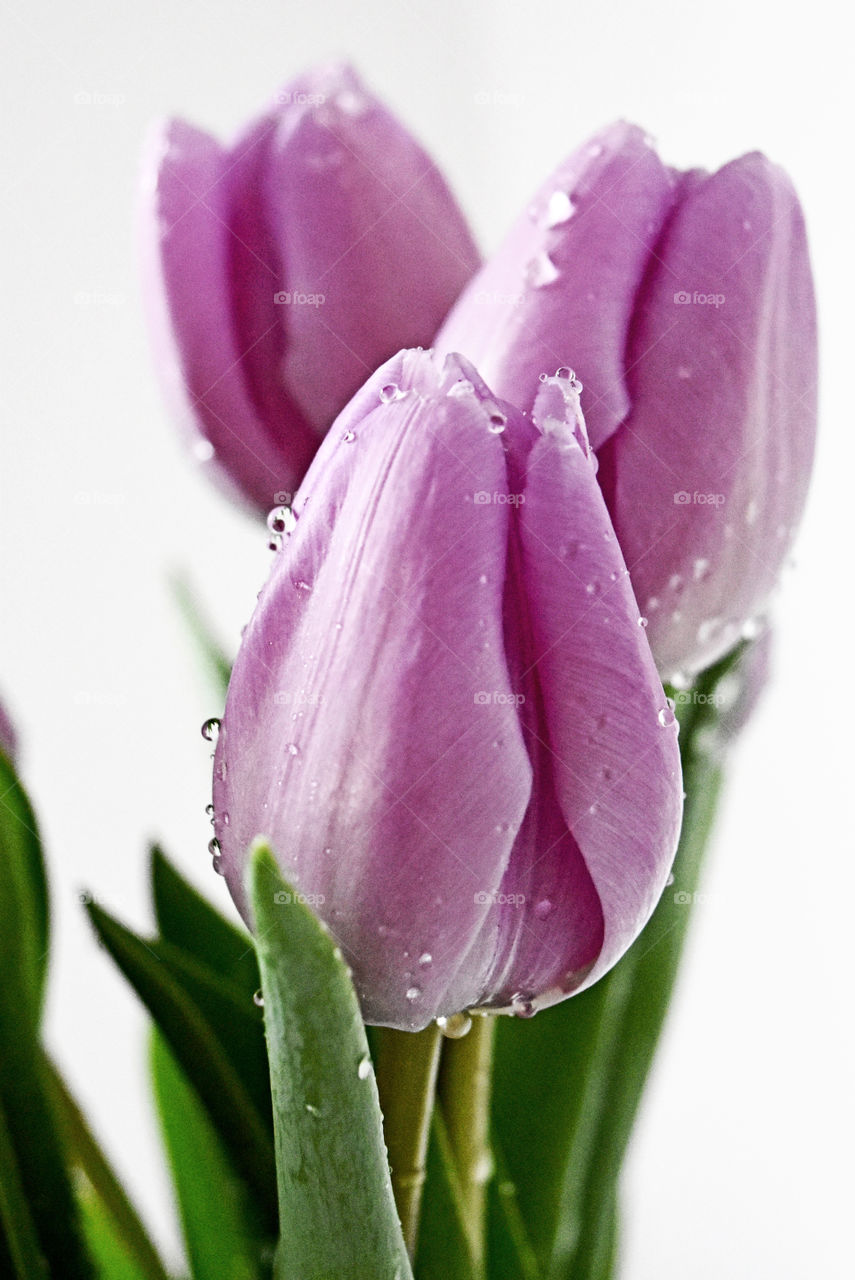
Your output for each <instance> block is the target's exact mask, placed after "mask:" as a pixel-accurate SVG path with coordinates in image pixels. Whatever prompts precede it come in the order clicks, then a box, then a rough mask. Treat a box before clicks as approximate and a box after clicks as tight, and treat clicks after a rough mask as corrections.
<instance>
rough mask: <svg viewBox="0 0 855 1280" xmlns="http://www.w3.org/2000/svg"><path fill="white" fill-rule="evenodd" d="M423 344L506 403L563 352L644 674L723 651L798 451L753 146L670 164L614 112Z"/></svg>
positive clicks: (765, 171)
mask: <svg viewBox="0 0 855 1280" xmlns="http://www.w3.org/2000/svg"><path fill="white" fill-rule="evenodd" d="M485 298H494V299H496V300H497V301H496V302H495V305H492V306H490V307H485V305H484V299H485ZM436 345H437V347H438V348H439V349H440V350H443V351H449V350H459V351H462V352H463V353H464V354H465V355H466V356H467V357H469V358H470V359H472V360H473V361H474V362H475V363H476V364H477V365H478V367H479V368H480V369H481V371H482V373H483V375H484V376H485V377H486V378H487V380H488V381H489V382H490V383H491V385H492V386H493V387H494V388H495V390H496V392H497V394H499V395H502V396H504V397H506V398H507V399H509V400H512V401H513V402H514V403H516V404H518V405H520V406H521V407H522V408H523V409H527V408H529V407H530V405H531V403H532V400H533V397H534V394H535V390H536V388H537V385H538V377H539V375H540V374H542V373H544V372H552V371H553V370H554V369H555V368H556V367H557V366H558V365H572V367H573V368H574V369H575V371H576V373H577V374H578V377H579V379H580V380H581V382H582V383H583V384H584V391H583V394H582V407H583V409H584V412H585V416H586V419H587V421H588V423H589V426H590V429H591V440H592V443H593V445H594V447H595V449H596V450H597V452H598V455H599V459H600V463H601V467H600V473H599V475H600V483H601V485H602V488H603V491H604V493H605V496H606V500H607V503H608V506H609V510H610V512H611V515H612V518H613V520H614V524H615V528H616V530H617V534H618V538H619V540H620V544H621V547H622V549H623V553H624V555H625V557H626V561H627V564H628V565H629V566H630V570H631V573H632V581H633V586H634V588H635V593H636V596H637V598H638V601H639V605H640V606H641V611H642V613H643V614H644V615H645V616H646V617H647V618H648V621H649V627H648V637H649V639H650V644H651V647H652V649H653V652H654V655H655V657H656V660H657V663H658V666H659V669H660V671H661V672H662V673H663V675H664V676H665V677H666V678H669V679H671V678H675V677H677V676H678V675H679V674H684V675H686V676H691V675H692V674H693V673H695V672H697V671H700V670H702V669H703V668H704V667H706V666H709V665H710V664H711V663H713V662H714V661H716V660H717V659H718V658H719V657H721V656H722V655H723V654H724V653H726V652H727V651H728V650H730V649H732V648H733V646H734V645H735V643H736V642H737V640H738V639H739V636H740V634H741V632H742V629H743V628H744V626H745V624H746V623H747V622H749V621H750V620H751V619H752V618H754V617H755V616H756V615H757V614H759V613H760V612H761V611H762V610H763V608H764V605H765V604H766V602H767V600H768V598H769V594H770V592H771V590H772V588H773V586H774V584H775V582H776V580H777V578H778V575H779V573H780V570H781V566H782V564H783V563H784V560H785V558H786V556H787V554H788V552H789V549H790V546H791V544H792V540H793V535H794V532H795V529H796V526H797V524H798V520H799V517H800V515H801V512H802V508H803V505H804V500H805V494H806V490H807V484H808V480H809V476H810V470H811V464H812V459H813V449H814V435H815V428H816V318H815V310H814V298H813V285H812V279H811V271H810V263H809V259H808V251H807V243H806V238H805V230H804V224H803V219H802V214H801V209H800V207H799V203H798V199H797V197H796V195H795V192H794V191H793V188H792V186H791V184H790V182H789V180H788V178H787V176H786V174H784V173H783V171H782V170H780V169H778V168H776V167H775V166H774V165H772V164H770V162H769V161H768V160H766V159H765V157H763V156H762V155H759V154H757V153H754V154H751V155H746V156H743V157H742V158H741V159H739V160H735V161H733V162H732V163H730V164H728V165H725V166H724V168H723V169H720V170H719V171H718V172H717V173H715V174H712V175H708V174H705V173H702V172H700V171H694V172H691V173H686V174H682V175H678V174H675V173H673V172H672V171H669V170H668V169H666V168H665V166H664V165H663V164H662V163H661V161H660V160H659V159H658V157H657V156H656V154H655V152H654V151H653V150H652V148H651V146H650V144H649V139H648V138H647V137H646V135H644V134H643V133H642V132H641V131H640V130H639V129H637V128H635V127H633V126H630V125H626V124H619V125H615V126H613V127H612V128H610V129H608V130H606V131H605V132H604V133H602V134H600V135H599V136H598V137H597V138H595V139H594V140H593V141H592V142H591V143H589V144H587V145H586V146H584V147H582V148H581V149H580V150H579V151H577V152H576V153H574V155H572V156H571V157H570V159H569V160H568V161H566V162H565V164H563V165H562V166H560V167H559V169H558V170H557V171H556V173H555V174H554V175H553V176H552V177H551V178H550V179H549V181H548V182H547V183H546V184H545V186H544V187H543V189H542V190H541V191H540V193H539V194H538V195H537V197H536V198H535V200H534V203H533V204H532V205H531V206H530V210H529V211H527V212H526V213H524V214H523V215H522V216H521V218H520V220H519V222H518V223H517V225H516V226H515V227H514V229H513V230H512V231H511V233H510V235H509V236H508V238H507V240H506V241H505V243H504V245H503V246H502V247H501V248H500V249H499V251H498V252H497V254H496V255H495V257H494V258H493V259H492V260H491V261H489V262H488V263H487V264H486V265H485V266H484V268H483V269H482V271H481V272H480V273H479V274H478V275H477V276H476V277H475V278H474V280H473V281H472V282H471V284H470V285H469V287H468V288H467V290H466V291H465V292H464V293H463V295H462V296H461V298H460V300H459V301H458V303H457V305H456V306H455V308H454V310H453V311H452V313H451V315H450V316H449V318H448V321H447V322H446V324H445V325H444V326H443V329H442V330H441V332H440V334H439V336H438V338H437V344H436Z"/></svg>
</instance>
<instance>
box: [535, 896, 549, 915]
mask: <svg viewBox="0 0 855 1280" xmlns="http://www.w3.org/2000/svg"><path fill="white" fill-rule="evenodd" d="M534 914H535V915H536V916H537V918H538V920H545V919H546V917H547V916H550V915H552V903H551V902H550V900H549V898H541V900H540V902H538V903H537V905H536V906H535V908H534Z"/></svg>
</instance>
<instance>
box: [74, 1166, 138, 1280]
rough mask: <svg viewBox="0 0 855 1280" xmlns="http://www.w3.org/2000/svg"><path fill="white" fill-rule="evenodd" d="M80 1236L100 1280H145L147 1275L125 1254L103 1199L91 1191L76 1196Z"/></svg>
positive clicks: (125, 1250) (89, 1189)
mask: <svg viewBox="0 0 855 1280" xmlns="http://www.w3.org/2000/svg"><path fill="white" fill-rule="evenodd" d="M78 1201H79V1203H80V1209H81V1217H82V1222H83V1234H84V1236H85V1238H86V1243H87V1245H88V1246H89V1252H90V1253H91V1255H92V1257H93V1259H94V1261H95V1267H96V1270H97V1272H98V1275H99V1277H100V1278H101V1280H148V1273H147V1272H146V1271H145V1270H143V1269H142V1268H141V1267H140V1265H139V1263H138V1262H137V1261H136V1260H135V1259H134V1258H133V1257H132V1255H131V1254H130V1253H128V1251H127V1249H126V1247H125V1244H124V1242H123V1240H122V1238H121V1236H119V1235H118V1234H117V1232H116V1224H115V1223H114V1221H113V1219H112V1218H111V1217H110V1214H109V1213H108V1211H107V1209H106V1207H105V1205H104V1202H103V1200H102V1199H101V1198H100V1196H98V1195H96V1194H95V1192H94V1191H93V1190H92V1189H91V1188H86V1189H85V1190H84V1191H82V1192H80V1193H78Z"/></svg>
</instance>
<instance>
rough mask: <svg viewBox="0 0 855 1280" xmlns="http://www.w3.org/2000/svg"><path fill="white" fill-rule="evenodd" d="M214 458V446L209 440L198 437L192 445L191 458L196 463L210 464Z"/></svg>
mask: <svg viewBox="0 0 855 1280" xmlns="http://www.w3.org/2000/svg"><path fill="white" fill-rule="evenodd" d="M213 456H214V446H213V445H212V444H211V442H210V440H206V439H205V437H204V436H200V437H199V438H198V440H196V441H195V442H194V444H193V457H194V458H195V459H196V460H197V462H210V461H211V459H212V458H213Z"/></svg>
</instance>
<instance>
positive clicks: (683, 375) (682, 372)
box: [677, 364, 692, 382]
mask: <svg viewBox="0 0 855 1280" xmlns="http://www.w3.org/2000/svg"><path fill="white" fill-rule="evenodd" d="M691 376H692V371H691V369H690V368H689V367H688V365H685V364H681V365H680V367H679V369H678V370H677V377H678V378H679V379H680V381H681V382H685V381H686V380H687V379H688V378H691Z"/></svg>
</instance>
